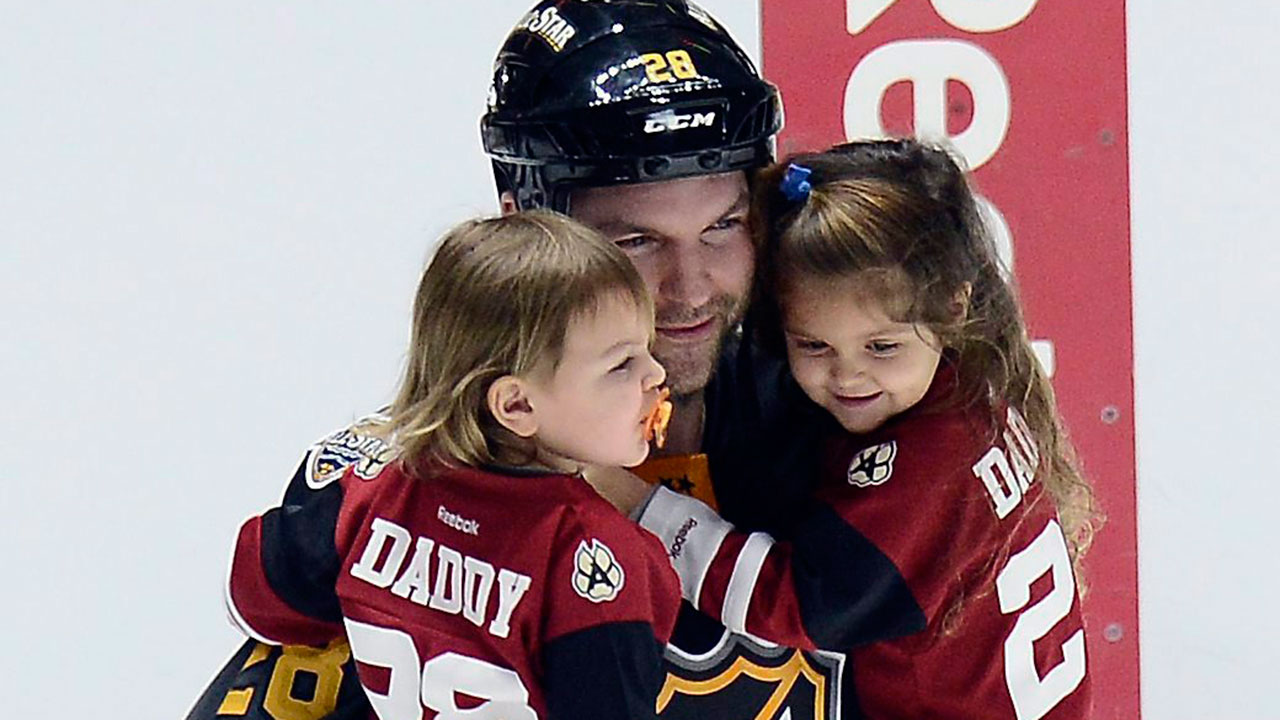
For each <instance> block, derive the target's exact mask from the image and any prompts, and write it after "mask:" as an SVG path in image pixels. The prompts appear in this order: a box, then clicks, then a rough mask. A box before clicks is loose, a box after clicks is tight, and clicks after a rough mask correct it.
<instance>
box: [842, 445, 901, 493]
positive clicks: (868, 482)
mask: <svg viewBox="0 0 1280 720" xmlns="http://www.w3.org/2000/svg"><path fill="white" fill-rule="evenodd" d="M897 456H898V443H897V442H896V441H892V440H891V441H889V442H887V443H882V444H880V445H875V446H873V447H869V448H867V449H865V450H863V451H862V452H859V453H858V454H857V455H854V456H853V462H850V463H849V474H848V478H849V484H850V485H857V486H858V487H871V486H872V485H882V484H884V482H885V481H886V480H888V479H889V478H890V476H892V475H893V459H894V458H895V457H897Z"/></svg>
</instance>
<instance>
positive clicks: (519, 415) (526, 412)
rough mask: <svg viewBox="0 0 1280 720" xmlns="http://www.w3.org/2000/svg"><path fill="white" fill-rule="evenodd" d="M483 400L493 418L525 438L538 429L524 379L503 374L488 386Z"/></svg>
mask: <svg viewBox="0 0 1280 720" xmlns="http://www.w3.org/2000/svg"><path fill="white" fill-rule="evenodd" d="M485 401H486V402H487V403H488V405H489V412H490V413H491V414H492V415H493V418H494V419H495V420H497V421H498V423H499V424H500V425H502V426H503V427H505V428H506V429H508V430H510V431H511V432H513V433H515V434H516V435H518V436H520V437H522V438H527V437H532V436H533V434H534V433H535V432H537V431H538V419H537V417H536V416H535V414H534V412H533V405H532V404H531V403H530V402H529V395H528V388H527V386H526V384H525V381H524V380H521V379H520V378H518V377H516V376H514V375H503V376H502V377H500V378H498V379H497V380H494V381H493V384H492V385H490V386H489V392H488V393H487V394H486V396H485Z"/></svg>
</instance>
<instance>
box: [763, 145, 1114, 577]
mask: <svg viewBox="0 0 1280 720" xmlns="http://www.w3.org/2000/svg"><path fill="white" fill-rule="evenodd" d="M793 163H794V164H795V165H798V166H800V167H802V168H808V169H809V170H810V171H811V172H812V174H811V175H810V176H809V177H808V178H807V180H808V182H809V184H810V186H811V190H810V191H809V192H808V194H807V196H806V195H805V193H804V192H803V190H800V191H799V192H797V191H796V190H795V189H794V188H795V186H796V185H797V183H798V180H797V179H796V178H795V173H793V177H792V179H791V180H792V181H791V182H790V183H789V185H790V186H791V187H792V189H791V190H790V191H789V192H787V193H784V192H783V191H782V189H781V188H782V181H783V178H784V177H786V173H787V169H788V167H789V166H790V165H791V164H793ZM755 188H756V198H755V202H754V203H753V209H754V212H755V217H754V218H753V227H754V228H755V230H756V234H757V235H756V239H757V243H758V244H759V250H760V257H761V266H760V267H761V272H760V273H759V278H758V284H757V303H758V308H759V310H760V311H761V313H762V315H763V317H764V322H763V323H762V325H761V326H762V328H763V334H764V340H765V342H767V343H770V344H772V345H773V346H774V347H775V348H780V347H781V343H782V333H781V322H780V319H781V315H780V308H779V307H778V305H777V298H778V297H779V293H785V291H786V289H787V283H788V282H791V281H793V280H794V279H795V278H796V277H804V276H809V277H848V276H855V275H856V276H857V277H858V279H859V280H860V281H864V285H863V287H864V288H865V289H866V291H867V292H868V293H869V294H870V296H871V297H874V298H876V299H877V300H879V301H880V302H882V303H883V304H884V306H885V310H886V312H889V313H891V314H894V315H897V316H898V317H897V318H896V319H898V320H899V321H901V322H912V323H919V324H920V325H922V326H925V327H928V328H929V329H930V330H931V331H933V332H934V333H935V334H936V335H937V336H938V338H939V340H940V341H941V342H942V344H943V346H944V348H946V349H947V352H945V353H944V355H943V358H944V360H943V361H944V362H953V363H954V364H955V365H956V366H957V373H956V374H957V376H958V379H959V383H960V387H959V399H960V401H961V402H965V403H982V404H984V405H986V406H987V407H988V408H989V409H990V412H991V413H992V418H991V420H992V425H993V427H995V428H999V427H1001V426H1002V424H1003V421H1004V418H1003V413H1004V407H1003V406H1004V404H1005V403H1007V404H1008V405H1009V406H1011V407H1013V408H1015V409H1017V410H1018V411H1020V412H1021V413H1022V415H1023V416H1024V417H1025V418H1026V421H1027V425H1028V426H1029V427H1030V430H1031V433H1032V436H1033V438H1034V440H1035V442H1036V444H1037V445H1038V447H1039V450H1040V465H1039V468H1038V472H1037V479H1038V480H1040V481H1041V482H1042V483H1043V487H1044V490H1045V492H1046V493H1047V495H1048V496H1049V497H1050V498H1051V499H1052V501H1053V503H1054V504H1055V506H1056V507H1057V511H1058V515H1059V518H1060V520H1061V523H1062V528H1063V531H1064V533H1065V535H1066V537H1067V538H1068V545H1069V547H1070V550H1071V555H1072V558H1073V559H1074V560H1076V561H1077V563H1078V560H1079V558H1080V557H1082V556H1083V555H1084V553H1085V551H1086V550H1087V549H1088V547H1089V545H1090V543H1091V542H1092V539H1093V535H1094V531H1095V530H1096V528H1097V527H1098V526H1099V525H1100V523H1101V521H1102V518H1101V515H1100V513H1099V512H1098V511H1097V508H1096V505H1095V500H1094V494H1093V490H1092V487H1091V486H1090V484H1089V482H1088V480H1087V479H1086V478H1085V477H1084V475H1083V474H1082V473H1081V471H1080V467H1079V463H1078V461H1077V458H1076V454H1075V451H1074V450H1073V448H1072V446H1071V443H1070V441H1069V440H1068V439H1067V435H1066V432H1065V430H1064V428H1063V426H1062V423H1061V420H1060V419H1059V416H1058V412H1057V406H1056V404H1055V401H1054V395H1053V387H1052V386H1051V385H1050V384H1049V380H1048V378H1047V377H1046V376H1045V374H1044V371H1043V369H1042V368H1041V366H1040V363H1039V361H1038V360H1037V359H1036V357H1035V354H1034V353H1033V352H1032V349H1031V343H1030V341H1029V339H1028V337H1027V330H1026V326H1025V324H1024V322H1023V318H1022V311H1021V309H1020V308H1019V306H1018V302H1017V298H1016V295H1015V293H1014V290H1013V288H1012V287H1011V285H1010V283H1009V282H1008V281H1006V279H1005V275H1004V273H1003V272H1002V271H1001V267H1000V264H999V260H998V258H997V255H996V251H995V245H994V243H993V242H992V239H991V236H990V234H989V233H988V231H987V229H986V227H985V225H984V223H983V222H982V220H981V218H980V216H979V214H978V209H977V205H976V203H975V201H974V197H973V193H972V191H971V189H970V187H969V184H968V182H967V180H966V177H965V173H964V171H963V170H962V169H961V168H960V167H959V165H958V164H957V163H956V161H955V160H954V159H953V158H952V157H951V156H950V155H949V154H948V153H947V152H946V151H945V150H943V149H941V148H939V147H935V146H931V145H928V144H926V143H923V142H920V141H917V140H906V139H899V140H877V141H861V142H853V143H847V144H844V145H838V146H836V147H834V148H831V149H830V150H827V151H825V152H822V153H813V154H802V155H798V156H794V157H792V158H788V159H787V160H786V161H783V162H781V163H778V164H777V165H774V166H772V167H770V168H767V169H766V170H764V171H762V172H761V174H760V175H759V177H758V178H757V182H756V184H755ZM966 296H967V298H968V301H967V307H966V306H965V304H964V300H963V298H965V297H966ZM958 298H959V299H960V300H959V302H958V300H957V299H958ZM960 310H963V311H962V312H958V311H960ZM1077 569H1079V568H1078V567H1077Z"/></svg>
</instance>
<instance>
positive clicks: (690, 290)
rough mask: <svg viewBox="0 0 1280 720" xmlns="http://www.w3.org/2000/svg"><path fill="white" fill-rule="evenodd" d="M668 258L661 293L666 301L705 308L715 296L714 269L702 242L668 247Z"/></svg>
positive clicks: (682, 241)
mask: <svg viewBox="0 0 1280 720" xmlns="http://www.w3.org/2000/svg"><path fill="white" fill-rule="evenodd" d="M667 251H668V256H667V259H666V260H667V261H666V265H665V268H664V274H663V278H662V284H661V286H660V290H661V292H662V295H663V297H664V299H666V300H670V301H676V302H678V303H680V304H681V305H686V306H689V307H702V306H703V305H706V304H707V303H708V302H710V300H711V297H712V295H713V293H714V291H713V287H712V283H711V273H710V267H709V266H708V263H707V260H706V258H705V257H703V253H702V252H700V248H699V247H698V241H697V240H693V241H688V240H679V241H675V242H672V243H670V244H669V245H668V248H667Z"/></svg>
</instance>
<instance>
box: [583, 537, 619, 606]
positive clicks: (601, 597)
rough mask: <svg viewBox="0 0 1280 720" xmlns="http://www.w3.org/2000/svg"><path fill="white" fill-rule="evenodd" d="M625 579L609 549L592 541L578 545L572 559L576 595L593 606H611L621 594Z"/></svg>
mask: <svg viewBox="0 0 1280 720" xmlns="http://www.w3.org/2000/svg"><path fill="white" fill-rule="evenodd" d="M624 580H625V576H624V575H623V572H622V566H621V565H619V564H618V560H617V558H615V557H614V556H613V551H612V550H610V549H609V546H608V545H605V544H604V543H602V542H600V541H599V540H596V539H595V538H591V544H590V545H587V543H586V541H583V542H580V543H578V552H577V553H575V554H574V558H573V591H574V592H576V593H578V594H579V595H581V596H582V597H584V598H586V599H587V600H590V601H591V602H593V603H602V602H609V601H610V600H613V599H614V598H616V597H618V593H620V592H622V583H623V581H624Z"/></svg>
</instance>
